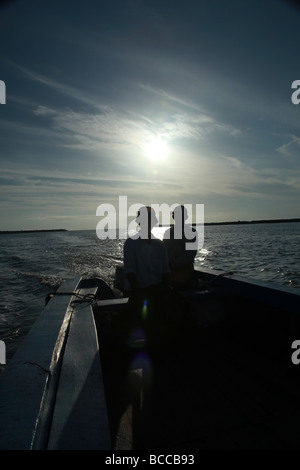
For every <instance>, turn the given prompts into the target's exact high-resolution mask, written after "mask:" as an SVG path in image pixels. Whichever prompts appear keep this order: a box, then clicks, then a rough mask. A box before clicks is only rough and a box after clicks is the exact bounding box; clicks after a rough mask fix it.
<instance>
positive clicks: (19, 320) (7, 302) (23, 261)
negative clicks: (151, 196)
mask: <svg viewBox="0 0 300 470" xmlns="http://www.w3.org/2000/svg"><path fill="white" fill-rule="evenodd" d="M162 233H163V229H158V230H157V236H162ZM123 244H124V240H110V239H106V240H99V239H98V238H97V236H96V233H95V231H94V230H86V231H71V232H41V233H23V234H21V233H19V234H3V235H0V268H1V269H0V291H1V296H0V340H3V341H4V342H5V345H6V359H7V362H8V361H9V359H10V358H11V357H12V355H13V353H14V352H15V350H16V349H17V347H18V345H19V343H20V341H21V340H22V339H23V337H24V335H25V334H26V333H27V332H28V330H29V329H30V327H31V326H32V324H33V323H34V321H35V320H36V319H37V318H38V316H39V314H40V313H41V312H42V310H43V308H44V305H45V297H46V296H47V294H48V293H49V292H52V291H53V290H55V289H57V288H58V287H59V286H60V285H61V284H62V283H63V282H64V281H65V280H66V279H70V278H74V279H75V278H79V277H80V276H82V275H87V276H98V277H102V278H103V279H105V280H106V282H107V283H108V284H109V285H110V286H113V280H114V274H115V268H116V266H117V265H118V264H121V263H122V261H123ZM195 264H196V266H199V267H200V268H201V267H204V268H211V269H216V270H220V271H234V272H235V273H236V274H238V275H240V276H247V277H251V278H254V279H260V280H263V281H267V282H270V283H276V284H277V285H281V286H285V287H288V288H290V289H294V288H299V287H300V223H299V222H293V223H277V224H251V225H216V226H207V227H205V233H204V245H203V247H202V248H201V249H200V250H199V251H198V253H197V256H196V259H195ZM2 367H3V366H2Z"/></svg>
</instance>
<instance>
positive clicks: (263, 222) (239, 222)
mask: <svg viewBox="0 0 300 470" xmlns="http://www.w3.org/2000/svg"><path fill="white" fill-rule="evenodd" d="M288 222H300V218H299V219H271V220H237V221H233V222H205V223H204V225H245V224H284V223H288ZM193 225H194V224H193ZM195 225H197V224H195Z"/></svg>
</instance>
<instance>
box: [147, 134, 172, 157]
mask: <svg viewBox="0 0 300 470" xmlns="http://www.w3.org/2000/svg"><path fill="white" fill-rule="evenodd" d="M144 153H145V155H146V157H147V158H149V160H151V161H152V162H155V163H160V162H163V161H164V160H165V159H166V158H167V156H168V154H169V147H168V144H167V143H166V142H165V141H164V140H163V139H162V138H161V137H155V138H153V139H152V140H150V141H149V142H147V143H146V144H145V145H144Z"/></svg>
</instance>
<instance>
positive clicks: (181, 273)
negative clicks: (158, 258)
mask: <svg viewBox="0 0 300 470" xmlns="http://www.w3.org/2000/svg"><path fill="white" fill-rule="evenodd" d="M172 217H173V219H174V225H172V226H171V227H170V229H168V230H167V231H166V232H165V234H164V240H163V241H164V244H165V246H166V248H167V253H168V259H169V265H170V272H171V274H170V282H171V284H172V285H173V286H174V287H177V288H187V287H193V285H194V283H195V272H194V258H195V256H196V253H197V240H198V238H197V231H196V230H195V229H194V228H193V227H191V225H188V224H186V220H187V218H188V214H187V210H186V208H185V207H184V206H177V207H176V208H175V209H174V211H173V213H172ZM191 248H192V249H191Z"/></svg>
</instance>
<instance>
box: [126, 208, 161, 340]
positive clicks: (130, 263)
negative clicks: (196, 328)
mask: <svg viewBox="0 0 300 470" xmlns="http://www.w3.org/2000/svg"><path fill="white" fill-rule="evenodd" d="M136 221H137V223H138V224H139V226H140V231H139V232H137V233H136V234H135V235H134V236H133V237H131V238H128V239H127V240H126V241H125V243H124V277H125V289H126V291H127V293H128V294H129V305H130V310H131V313H132V320H133V323H134V324H135V325H134V326H135V327H139V326H142V327H143V328H144V329H145V331H146V334H147V339H148V340H149V339H150V337H151V340H154V338H156V337H157V335H158V334H159V332H160V330H162V325H163V322H164V319H163V314H164V307H163V300H164V298H163V297H164V292H165V289H166V286H167V282H168V278H169V272H170V270H169V262H168V257H167V251H166V247H165V245H164V243H163V242H162V241H161V240H159V239H158V238H156V237H155V236H154V235H153V234H152V233H151V232H152V228H153V227H154V226H155V225H156V224H157V222H158V220H157V218H156V215H155V212H154V210H153V209H152V208H151V207H148V206H143V207H141V208H140V210H139V212H138V217H137V219H136Z"/></svg>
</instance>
